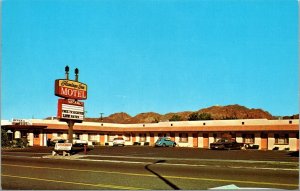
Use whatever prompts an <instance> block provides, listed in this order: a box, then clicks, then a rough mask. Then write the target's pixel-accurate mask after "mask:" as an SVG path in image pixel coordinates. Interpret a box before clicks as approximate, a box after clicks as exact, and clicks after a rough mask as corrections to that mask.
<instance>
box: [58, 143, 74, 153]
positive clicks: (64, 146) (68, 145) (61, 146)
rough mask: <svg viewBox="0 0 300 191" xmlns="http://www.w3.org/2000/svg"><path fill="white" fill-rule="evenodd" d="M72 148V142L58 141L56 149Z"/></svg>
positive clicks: (68, 149)
mask: <svg viewBox="0 0 300 191" xmlns="http://www.w3.org/2000/svg"><path fill="white" fill-rule="evenodd" d="M71 149H72V143H56V144H55V147H54V150H57V151H70V150H71Z"/></svg>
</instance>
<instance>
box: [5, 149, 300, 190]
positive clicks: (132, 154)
mask: <svg viewBox="0 0 300 191" xmlns="http://www.w3.org/2000/svg"><path fill="white" fill-rule="evenodd" d="M50 151H51V148H31V149H28V150H17V151H2V156H1V158H2V165H1V166H2V168H1V169H2V188H3V189H31V190H37V189H39V190H44V189H48V190H100V189H105V190H108V189H113V190H119V189H126V190H138V189H142V190H146V189H147V190H148V189H151V190H168V189H171V190H177V189H184V190H206V189H210V188H214V187H219V186H225V185H235V186H237V187H241V188H245V187H247V188H280V189H293V190H294V189H298V185H299V162H298V157H296V156H294V155H293V154H294V153H292V152H286V151H284V152H276V151H267V152H263V151H211V150H204V149H202V150H201V149H192V148H152V147H96V148H95V149H94V150H91V151H89V152H88V153H87V155H84V153H83V152H79V153H77V154H75V155H72V156H70V157H63V156H55V157H53V156H51V155H50ZM237 156H238V157H237Z"/></svg>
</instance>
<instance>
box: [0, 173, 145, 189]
mask: <svg viewBox="0 0 300 191" xmlns="http://www.w3.org/2000/svg"><path fill="white" fill-rule="evenodd" d="M1 176H4V177H10V178H20V179H27V180H37V181H45V182H55V183H64V184H74V185H81V186H92V187H100V188H112V189H123V190H146V189H145V188H138V187H128V186H118V185H110V184H89V183H82V182H69V181H62V180H51V179H42V178H33V177H26V176H14V175H8V174H1ZM2 182H3V180H2Z"/></svg>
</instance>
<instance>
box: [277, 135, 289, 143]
mask: <svg viewBox="0 0 300 191" xmlns="http://www.w3.org/2000/svg"><path fill="white" fill-rule="evenodd" d="M274 138H275V144H277V145H286V144H289V134H283V133H281V134H279V133H276V134H274Z"/></svg>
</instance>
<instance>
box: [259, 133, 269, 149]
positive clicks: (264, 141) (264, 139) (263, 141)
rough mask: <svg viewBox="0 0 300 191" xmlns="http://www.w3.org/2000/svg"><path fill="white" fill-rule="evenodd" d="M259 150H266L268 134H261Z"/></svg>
mask: <svg viewBox="0 0 300 191" xmlns="http://www.w3.org/2000/svg"><path fill="white" fill-rule="evenodd" d="M260 148H261V150H268V134H267V133H261V145H260Z"/></svg>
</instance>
